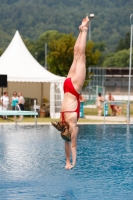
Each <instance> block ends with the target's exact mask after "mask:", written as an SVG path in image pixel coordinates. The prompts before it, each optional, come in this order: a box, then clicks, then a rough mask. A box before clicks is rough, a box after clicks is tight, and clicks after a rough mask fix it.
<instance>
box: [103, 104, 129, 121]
mask: <svg viewBox="0 0 133 200" xmlns="http://www.w3.org/2000/svg"><path fill="white" fill-rule="evenodd" d="M106 103H114V105H115V104H118V103H126V104H127V105H128V101H104V103H103V104H104V107H103V108H105V104H106ZM127 108H128V106H127ZM127 113H128V112H127ZM127 121H128V115H127ZM104 125H105V112H104Z"/></svg>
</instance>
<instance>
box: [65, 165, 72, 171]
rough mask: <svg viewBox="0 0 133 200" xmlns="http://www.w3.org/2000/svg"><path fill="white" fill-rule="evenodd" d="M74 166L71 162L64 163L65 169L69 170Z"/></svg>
mask: <svg viewBox="0 0 133 200" xmlns="http://www.w3.org/2000/svg"><path fill="white" fill-rule="evenodd" d="M73 167H74V166H73V165H72V164H71V163H68V164H66V166H65V169H66V170H69V169H72V168H73Z"/></svg>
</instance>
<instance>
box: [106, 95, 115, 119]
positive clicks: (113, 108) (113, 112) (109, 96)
mask: <svg viewBox="0 0 133 200" xmlns="http://www.w3.org/2000/svg"><path fill="white" fill-rule="evenodd" d="M108 100H109V101H114V97H113V95H112V94H111V93H109V95H108ZM110 108H111V110H112V115H113V116H116V113H117V106H116V105H115V103H113V102H111V103H110Z"/></svg>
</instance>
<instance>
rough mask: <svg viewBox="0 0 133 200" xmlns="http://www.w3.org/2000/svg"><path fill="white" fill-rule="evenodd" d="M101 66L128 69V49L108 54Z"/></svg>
mask: <svg viewBox="0 0 133 200" xmlns="http://www.w3.org/2000/svg"><path fill="white" fill-rule="evenodd" d="M132 61H133V59H132ZM103 66H104V67H128V66H129V49H124V50H121V51H118V52H116V53H111V54H109V55H108V56H107V57H106V58H105V60H104V62H103Z"/></svg>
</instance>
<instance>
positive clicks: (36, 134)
mask: <svg viewBox="0 0 133 200" xmlns="http://www.w3.org/2000/svg"><path fill="white" fill-rule="evenodd" d="M77 147H78V149H77V166H76V167H75V168H74V169H73V170H70V171H66V170H64V165H65V157H64V156H65V155H64V142H63V140H62V139H61V137H60V134H59V132H58V131H56V130H55V129H54V128H53V127H52V126H48V125H44V126H37V127H35V126H17V127H15V126H6V125H3V126H0V190H1V199H32V200H33V199H48V200H50V199H59V200H60V199H61V200H69V199H71V200H73V199H74V200H77V199H83V200H84V199H85V200H86V199H96V200H97V199H98V200H101V199H126V200H127V199H132V197H133V156H132V155H133V127H132V126H130V130H129V131H127V127H126V126H125V125H121V126H120V125H106V126H105V127H104V126H103V125H80V126H79V134H78V140H77Z"/></svg>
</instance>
